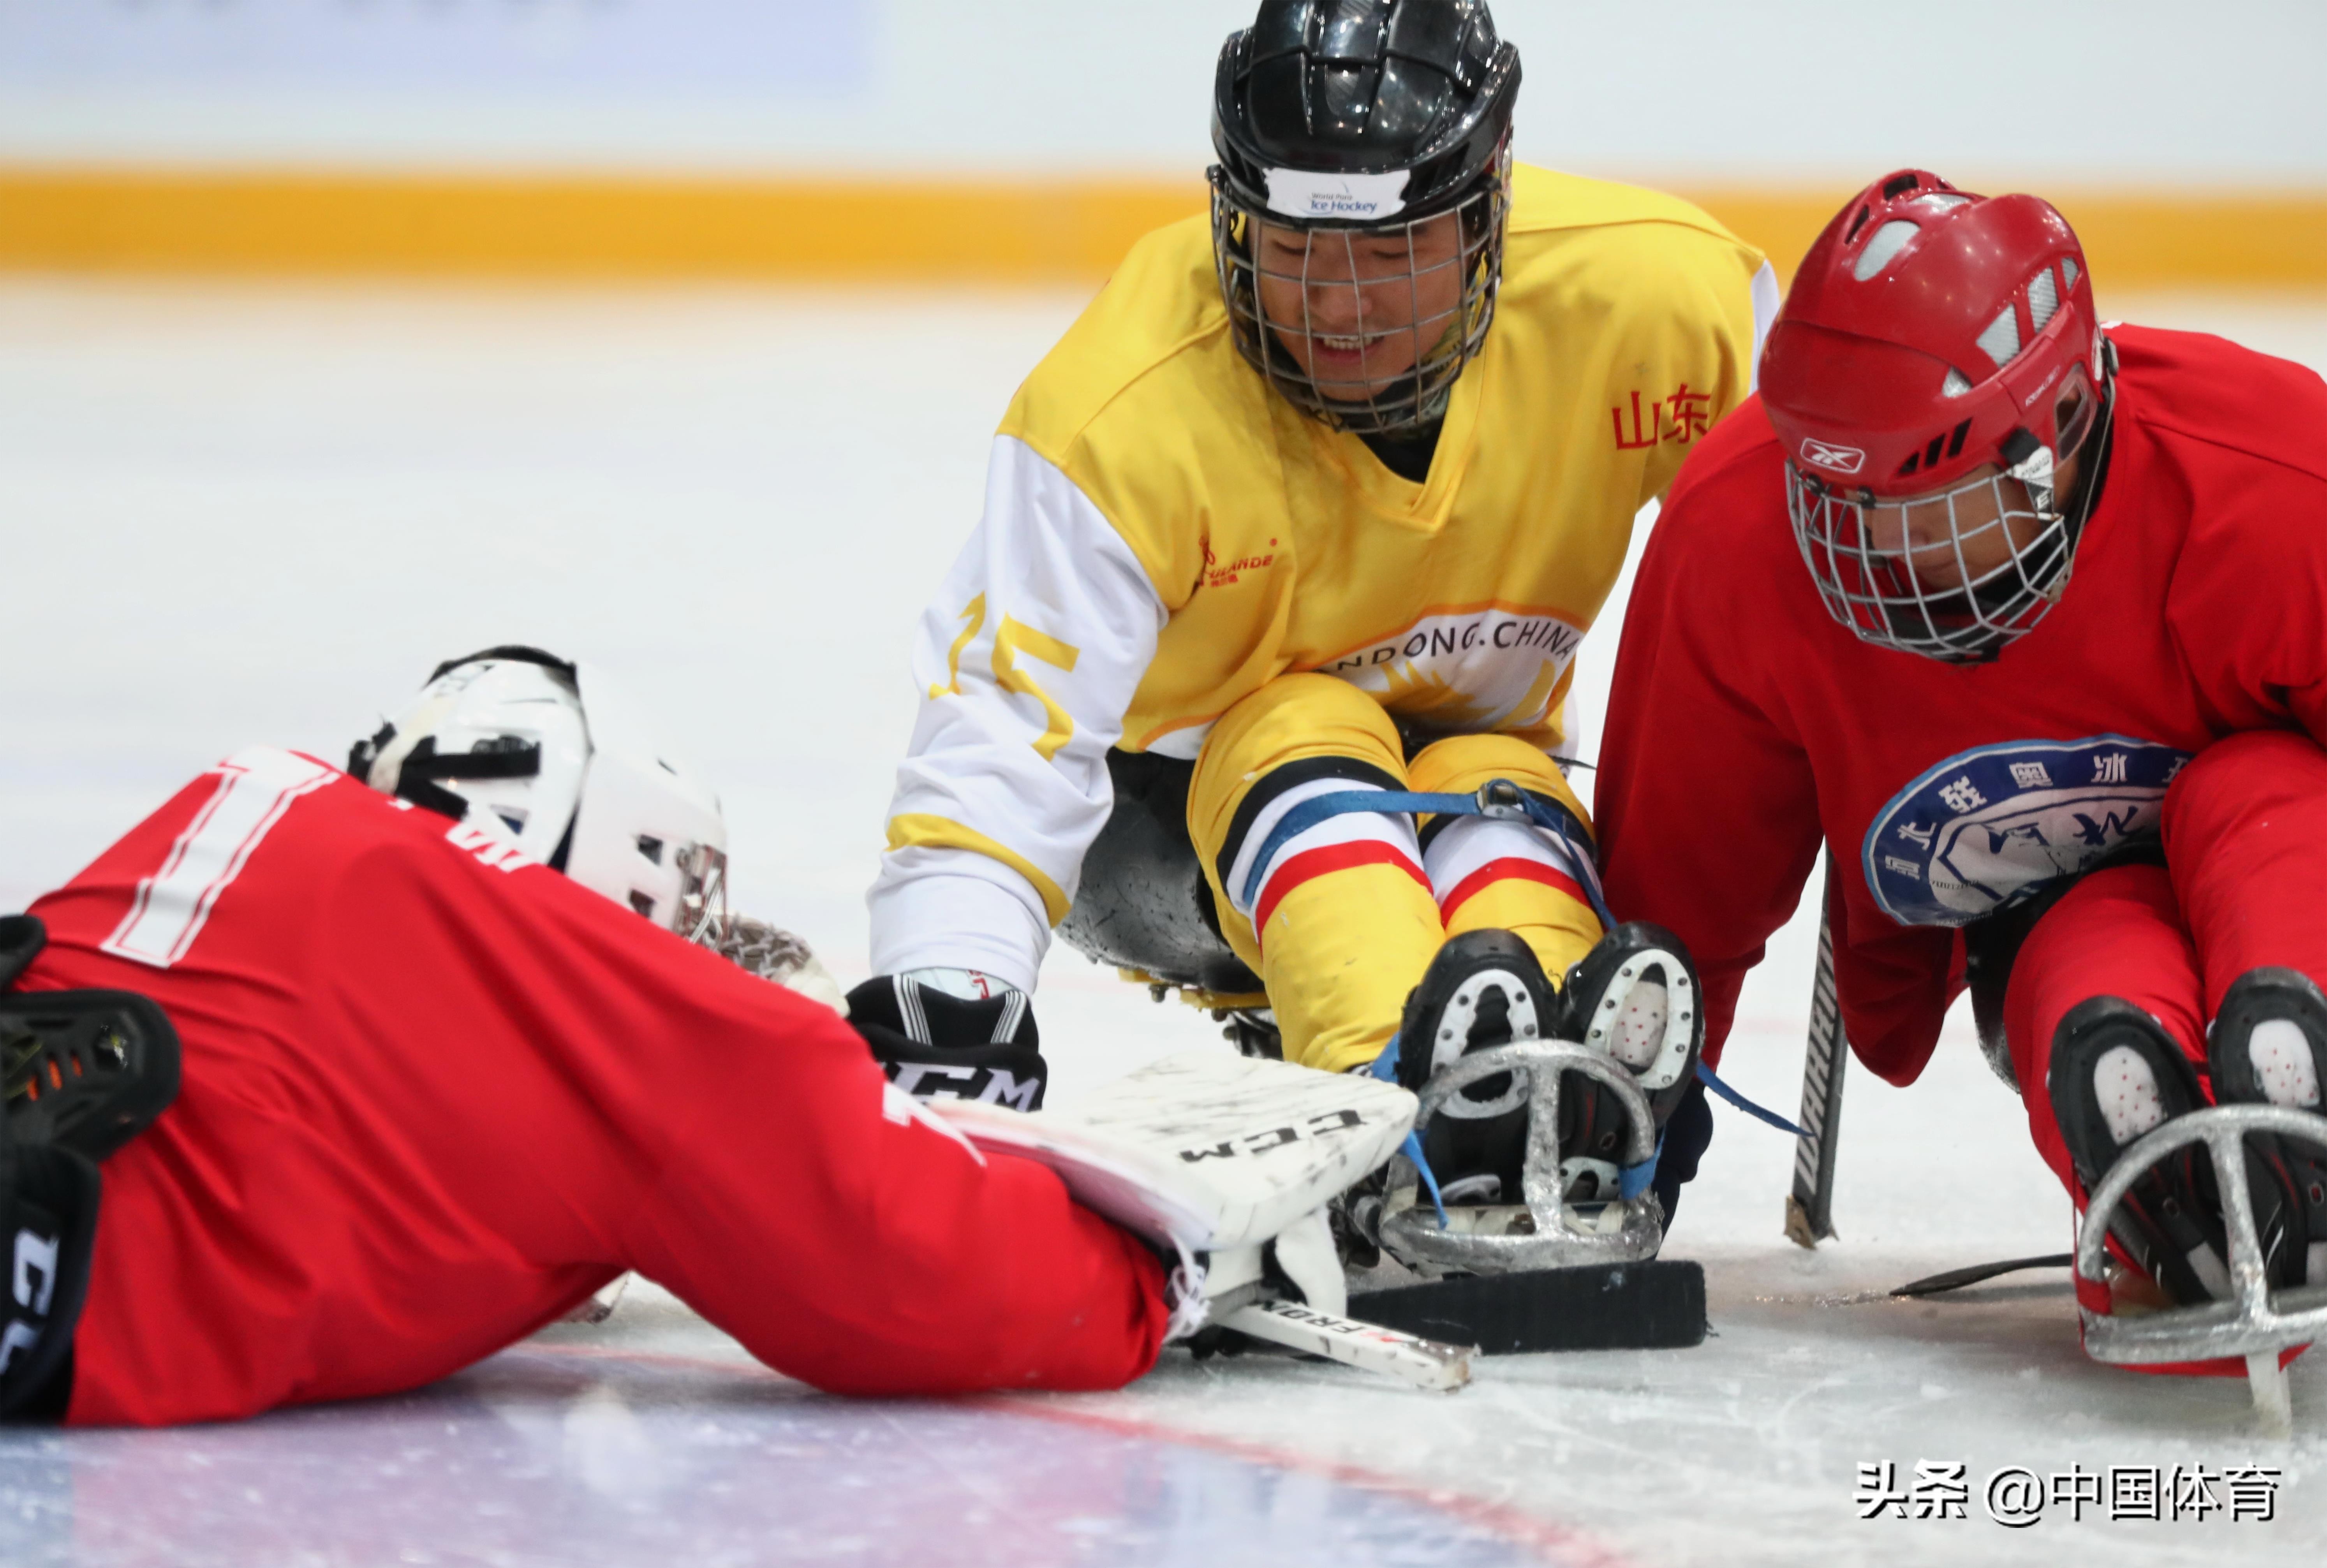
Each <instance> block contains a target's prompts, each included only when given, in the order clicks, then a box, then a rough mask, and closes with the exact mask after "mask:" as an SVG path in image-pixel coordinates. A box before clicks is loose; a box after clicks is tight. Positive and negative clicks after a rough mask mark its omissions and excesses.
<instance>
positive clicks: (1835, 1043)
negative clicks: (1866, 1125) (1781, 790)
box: [1786, 865, 1850, 1246]
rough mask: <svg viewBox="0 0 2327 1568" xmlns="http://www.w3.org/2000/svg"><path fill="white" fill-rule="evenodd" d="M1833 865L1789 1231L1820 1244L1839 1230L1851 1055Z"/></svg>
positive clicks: (1821, 919)
mask: <svg viewBox="0 0 2327 1568" xmlns="http://www.w3.org/2000/svg"><path fill="white" fill-rule="evenodd" d="M1834 887H1835V883H1834V868H1833V867H1832V866H1831V865H1828V866H1827V880H1826V888H1825V891H1824V893H1823V894H1822V896H1821V897H1820V899H1819V902H1818V974H1817V975H1816V977H1815V978H1814V980H1813V981H1812V983H1811V986H1810V1030H1809V1048H1808V1051H1807V1052H1806V1053H1805V1054H1804V1056H1803V1059H1802V1114H1801V1125H1803V1126H1804V1127H1805V1128H1807V1129H1808V1132H1809V1136H1808V1137H1807V1138H1803V1139H1801V1140H1799V1142H1798V1143H1796V1145H1795V1148H1794V1186H1793V1191H1792V1192H1791V1193H1790V1195H1789V1196H1788V1198H1787V1200H1786V1234H1787V1235H1788V1236H1789V1237H1791V1238H1792V1239H1793V1240H1794V1241H1796V1242H1797V1243H1799V1245H1801V1246H1817V1245H1818V1243H1819V1242H1820V1241H1823V1240H1825V1239H1826V1238H1827V1237H1830V1236H1832V1235H1833V1234H1834V1156H1835V1143H1836V1139H1837V1138H1838V1137H1839V1136H1840V1134H1841V1131H1842V1082H1843V1069H1844V1066H1845V1064H1846V1063H1847V1062H1848V1061H1849V1059H1850V1042H1849V1041H1848V1040H1846V1038H1845V1037H1844V1034H1843V1029H1842V1006H1841V1003H1840V1001H1839V1000H1838V998H1837V996H1836V991H1835V983H1834V916H1833V910H1834Z"/></svg>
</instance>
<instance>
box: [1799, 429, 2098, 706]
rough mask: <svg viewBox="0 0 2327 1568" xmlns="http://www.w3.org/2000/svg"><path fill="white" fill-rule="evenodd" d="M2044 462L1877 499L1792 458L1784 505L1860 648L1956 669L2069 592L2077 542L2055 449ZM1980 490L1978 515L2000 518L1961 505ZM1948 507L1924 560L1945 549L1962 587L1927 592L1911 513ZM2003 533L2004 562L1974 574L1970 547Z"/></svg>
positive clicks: (1821, 589) (1816, 577)
mask: <svg viewBox="0 0 2327 1568" xmlns="http://www.w3.org/2000/svg"><path fill="white" fill-rule="evenodd" d="M2040 456H2041V457H2042V458H2043V459H2044V460H2045V461H2043V462H2042V463H2041V465H2040V464H2039V463H2037V462H2029V463H2023V464H2021V465H2020V466H2019V469H2018V470H2016V471H2014V473H2012V474H1994V475H1990V476H1988V477H1986V478H1982V479H1975V480H1970V481H1966V482H1965V483H1963V484H1959V485H1956V486H1953V487H1951V488H1949V489H1948V490H1940V491H1938V492H1937V493H1935V494H1932V495H1927V496H1918V497H1915V498H1913V499H1909V500H1904V501H1887V500H1877V499H1875V498H1874V496H1873V495H1872V494H1871V493H1869V492H1867V491H1864V490H1861V491H1858V492H1856V493H1855V494H1854V493H1846V492H1844V491H1842V490H1837V489H1836V488H1835V487H1833V486H1831V485H1829V484H1827V481H1824V480H1822V479H1819V478H1818V476H1816V475H1815V474H1809V473H1805V472H1803V471H1802V470H1801V469H1800V468H1799V467H1798V466H1797V465H1795V464H1793V463H1791V462H1789V463H1788V464H1787V465H1786V510H1787V512H1788V514H1789V515H1790V517H1791V518H1792V519H1793V525H1794V541H1795V543H1796V544H1798V545H1799V546H1801V552H1802V562H1803V564H1804V565H1807V566H1808V567H1809V571H1810V578H1811V580H1812V581H1813V582H1815V583H1817V584H1818V597H1819V598H1820V599H1821V600H1822V601H1824V602H1825V604H1826V608H1827V613H1828V614H1830V615H1832V616H1833V617H1834V618H1835V619H1836V621H1840V622H1841V623H1842V624H1843V625H1845V626H1846V627H1848V628H1849V629H1850V630H1852V631H1853V632H1855V634H1856V635H1857V636H1858V637H1859V639H1861V640H1862V641H1865V642H1871V643H1874V644H1876V645H1878V646H1880V647H1883V648H1892V649H1900V650H1902V651H1903V652H1906V653H1918V654H1921V655H1922V656H1923V657H1924V658H1936V659H1940V660H1944V661H1947V662H1949V663H1966V662H1970V661H1973V660H1977V659H1982V658H1991V657H1993V656H1994V655H1995V652H1996V651H1997V650H1998V649H2002V648H2003V647H2004V646H2005V644H2006V643H2009V642H2011V641H2013V640H2014V639H2017V638H2020V637H2024V636H2026V635H2027V633H2028V632H2029V631H2030V630H2033V628H2034V626H2035V624H2036V623H2037V622H2038V621H2041V620H2042V619H2043V618H2044V615H2045V612H2046V611H2050V610H2051V608H2052V605H2053V604H2054V602H2057V601H2058V600H2059V598H2060V596H2061V590H2062V589H2063V588H2065V587H2066V586H2067V585H2068V580H2069V564H2070V546H2071V545H2072V544H2073V542H2074V541H2073V539H2072V537H2071V535H2070V527H2069V519H2068V517H2067V515H2066V514H2065V513H2064V512H2063V511H2062V510H2061V507H2060V506H2059V504H2058V502H2057V500H2056V499H2055V496H2056V492H2055V490H2053V487H2052V483H2051V462H2050V456H2051V454H2050V453H2042V452H2040ZM2040 466H2041V469H2042V472H2041V474H2040V473H2038V472H2037V471H2036V470H2037V469H2038V468H2039V467H2040ZM2015 479H2016V480H2017V481H2019V482H2009V481H2014V480H2015ZM1974 495H1977V496H1980V497H1983V498H1985V499H1986V501H1987V503H1988V504H1987V505H1986V506H1985V507H1983V508H1981V509H1980V510H1982V511H1986V512H1988V513H1990V514H1992V518H1991V520H1988V521H1984V522H1980V523H1976V524H1973V525H1971V526H1969V527H1966V526H1964V524H1963V521H1962V515H1963V513H1964V511H1965V510H1966V508H1965V507H1964V506H1963V505H1962V504H1961V503H1962V502H1963V500H1964V498H1966V497H1967V496H1974ZM1939 509H1945V513H1946V519H1947V526H1946V528H1945V530H1944V533H1943V535H1942V536H1941V537H1942V539H1943V541H1944V542H1943V543H1939V544H1934V545H1931V546H1924V547H1920V548H1918V549H1916V550H1915V552H1914V553H1915V554H1916V555H1924V556H1927V557H1928V556H1930V555H1934V554H1937V553H1939V552H1941V551H1944V552H1945V553H1946V555H1947V557H1948V558H1951V559H1952V560H1953V562H1954V564H1955V569H1956V576H1957V580H1958V583H1960V584H1961V586H1958V587H1946V588H1933V587H1930V586H1928V585H1927V584H1925V583H1924V582H1923V580H1922V578H1921V577H1920V576H1919V575H1918V574H1916V572H1915V570H1914V567H1913V565H1911V562H1910V560H1909V557H1908V555H1907V554H1906V553H1905V551H1906V549H1907V547H1908V546H1909V545H1910V543H1911V538H1912V536H1911V535H1910V533H1909V531H1908V525H1909V522H1910V520H1911V516H1912V517H1915V518H1924V517H1928V516H1929V515H1930V513H1932V512H1934V511H1937V510H1939ZM1998 533H2000V535H2001V537H2002V538H2003V540H2004V543H2005V546H2006V554H2005V559H2004V561H2003V563H2002V564H2001V565H1997V566H1996V567H1995V568H1994V569H1993V570H1991V571H1988V572H1986V573H1983V574H1978V575H1974V574H1973V573H1972V571H1971V568H1970V566H1969V565H1968V564H1967V562H1966V560H1965V556H1964V546H1966V544H1967V543H1969V542H1971V541H1973V540H1982V541H1985V540H1986V537H1988V536H1990V535H1991V534H1998ZM2023 534H2025V536H2026V537H2024V538H2023V537H2021V536H2022V535H2023Z"/></svg>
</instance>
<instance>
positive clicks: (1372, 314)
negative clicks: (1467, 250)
mask: <svg viewBox="0 0 2327 1568" xmlns="http://www.w3.org/2000/svg"><path fill="white" fill-rule="evenodd" d="M1257 227H1258V234H1257V239H1256V242H1255V245H1254V260H1255V261H1256V262H1257V271H1258V273H1259V292H1260V307H1261V310H1262V312H1263V313H1264V314H1266V316H1267V318H1268V323H1269V326H1270V328H1271V330H1272V331H1274V332H1275V333H1276V341H1277V342H1278V343H1279V344H1280V345H1281V346H1282V347H1283V348H1284V350H1285V352H1286V353H1287V354H1289V355H1291V356H1292V357H1293V359H1294V363H1295V364H1297V365H1299V366H1300V368H1301V370H1302V373H1303V374H1304V375H1305V376H1307V377H1308V378H1309V379H1310V380H1311V381H1312V382H1313V383H1314V384H1315V385H1316V387H1317V389H1318V391H1320V392H1321V393H1322V394H1323V395H1324V396H1326V397H1330V398H1333V399H1335V400H1336V401H1339V402H1345V403H1354V402H1362V401H1364V400H1365V399H1367V398H1369V397H1378V395H1380V394H1381V393H1383V392H1387V391H1388V390H1389V389H1390V388H1391V387H1395V386H1397V383H1398V381H1399V379H1400V378H1403V377H1405V376H1407V375H1409V374H1411V373H1412V372H1413V370H1414V368H1415V367H1416V365H1417V364H1419V363H1421V362H1422V360H1423V359H1425V358H1426V357H1427V356H1428V354H1429V353H1430V351H1431V350H1433V349H1434V348H1435V347H1436V346H1437V345H1438V343H1439V341H1440V340H1442V339H1443V338H1444V337H1445V336H1446V335H1447V334H1448V333H1449V332H1451V331H1455V330H1456V329H1457V327H1458V326H1459V324H1460V322H1459V318H1460V316H1461V313H1462V308H1463V235H1462V223H1461V219H1459V218H1457V217H1456V216H1455V215H1454V214H1453V213H1451V212H1449V213H1444V214H1442V215H1441V216H1439V217H1436V218H1431V219H1424V220H1423V221H1421V222H1419V223H1415V224H1409V225H1406V226H1405V227H1403V228H1397V229H1385V230H1382V231H1379V232H1375V233H1368V232H1363V231H1352V230H1349V229H1310V230H1303V229H1278V228H1275V227H1273V226H1271V225H1269V224H1266V223H1264V224H1260V225H1258V226H1257Z"/></svg>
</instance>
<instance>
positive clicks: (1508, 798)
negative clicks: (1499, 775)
mask: <svg viewBox="0 0 2327 1568" xmlns="http://www.w3.org/2000/svg"><path fill="white" fill-rule="evenodd" d="M1478 801H1479V815H1480V816H1481V817H1495V818H1498V819H1500V820H1501V821H1504V822H1527V821H1530V820H1532V818H1530V817H1529V816H1528V799H1527V791H1525V790H1524V789H1520V788H1519V786H1518V785H1516V784H1514V783H1512V782H1511V781H1510V780H1509V779H1488V780H1487V781H1486V782H1485V783H1484V784H1481V785H1480V786H1479V794H1478Z"/></svg>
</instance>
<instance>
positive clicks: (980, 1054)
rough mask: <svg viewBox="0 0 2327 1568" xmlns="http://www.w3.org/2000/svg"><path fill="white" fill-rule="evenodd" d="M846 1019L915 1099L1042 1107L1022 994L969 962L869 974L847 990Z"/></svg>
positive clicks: (1043, 1070)
mask: <svg viewBox="0 0 2327 1568" xmlns="http://www.w3.org/2000/svg"><path fill="white" fill-rule="evenodd" d="M848 1022H851V1023H853V1024H855V1026H856V1032H857V1033H859V1034H861V1035H863V1036H864V1042H865V1043H866V1044H867V1045H869V1046H871V1047H872V1048H873V1054H874V1057H875V1058H876V1059H879V1061H880V1063H881V1065H882V1067H883V1068H884V1069H887V1071H888V1074H889V1077H890V1078H891V1079H892V1081H894V1082H895V1084H896V1086H897V1087H899V1088H901V1089H902V1090H904V1091H905V1092H906V1093H907V1094H909V1095H911V1096H912V1097H914V1098H915V1099H921V1100H983V1101H985V1102H986V1104H988V1105H998V1106H1012V1107H1014V1108H1015V1109H1017V1110H1022V1111H1035V1110H1040V1109H1042V1089H1043V1086H1044V1085H1045V1084H1046V1083H1047V1082H1048V1080H1049V1078H1050V1069H1049V1067H1048V1066H1046V1065H1045V1064H1044V1062H1043V1060H1042V1040H1041V1036H1040V1035H1039V1034H1038V1033H1037V1032H1036V1031H1035V1028H1034V1009H1033V1005H1032V1004H1031V1003H1029V1002H1028V1001H1027V999H1026V994H1025V993H1024V992H1023V991H1021V990H1019V989H1018V988H1017V987H1016V986H1014V985H1004V984H1003V983H1002V982H1001V981H999V980H997V979H995V977H994V976H993V975H986V974H981V973H979V972H978V971H977V970H975V969H913V970H910V971H908V972H907V973H905V974H902V975H874V977H873V978H872V979H870V980H867V981H866V982H864V985H859V986H857V987H856V988H855V990H854V991H851V992H850V993H849V994H848Z"/></svg>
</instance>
